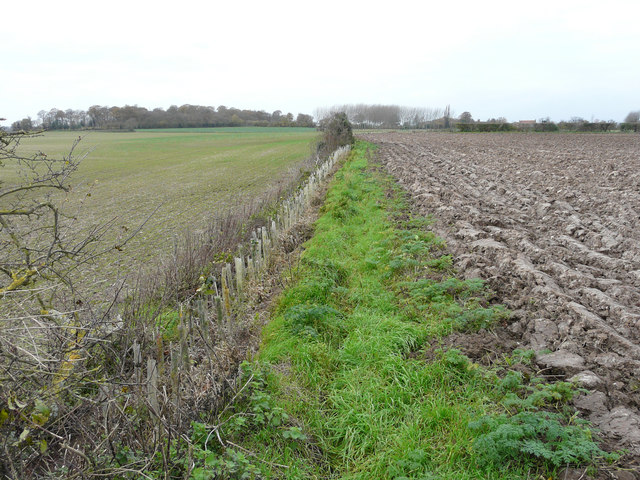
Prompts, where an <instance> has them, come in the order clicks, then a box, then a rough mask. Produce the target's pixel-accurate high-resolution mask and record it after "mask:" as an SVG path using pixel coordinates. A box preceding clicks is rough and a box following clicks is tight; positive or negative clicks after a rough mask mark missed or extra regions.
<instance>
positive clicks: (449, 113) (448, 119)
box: [444, 105, 451, 128]
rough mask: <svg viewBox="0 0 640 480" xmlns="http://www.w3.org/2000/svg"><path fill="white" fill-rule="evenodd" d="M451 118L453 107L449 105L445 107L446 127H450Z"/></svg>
mask: <svg viewBox="0 0 640 480" xmlns="http://www.w3.org/2000/svg"><path fill="white" fill-rule="evenodd" d="M450 119H451V107H450V106H449V105H447V106H446V107H445V108H444V128H449V127H450V126H451V123H450Z"/></svg>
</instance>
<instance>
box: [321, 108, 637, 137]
mask: <svg viewBox="0 0 640 480" xmlns="http://www.w3.org/2000/svg"><path fill="white" fill-rule="evenodd" d="M337 112H343V113H344V114H346V116H347V118H348V120H349V122H350V123H351V125H352V126H353V128H360V129H362V128H367V129H376V128H393V129H395V128H408V129H455V130H458V131H463V132H509V131H534V132H557V131H571V132H609V131H612V130H616V129H620V130H622V131H635V132H637V131H639V130H640V111H632V112H630V113H629V114H628V115H627V116H626V118H625V119H624V122H621V123H618V122H616V121H615V120H597V119H596V120H590V121H589V120H585V119H584V118H581V117H572V118H571V119H569V120H563V121H560V122H553V121H551V119H549V118H548V117H547V118H541V119H538V120H528V121H518V122H509V121H508V120H507V119H506V118H505V117H497V118H489V119H487V120H485V121H481V120H479V119H478V120H474V118H473V116H472V115H471V113H470V112H467V111H465V112H462V113H461V114H460V115H459V116H455V114H454V113H453V112H452V110H451V108H450V106H449V105H447V106H446V107H444V108H428V107H404V106H400V105H367V104H346V105H336V106H333V107H330V108H323V109H317V110H316V112H315V116H316V118H317V119H319V121H320V122H322V120H323V119H324V118H330V117H331V115H333V114H335V113H337Z"/></svg>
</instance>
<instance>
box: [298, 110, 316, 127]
mask: <svg viewBox="0 0 640 480" xmlns="http://www.w3.org/2000/svg"><path fill="white" fill-rule="evenodd" d="M296 125H297V126H298V127H315V126H316V124H315V122H314V121H313V117H312V116H311V115H305V114H304V113H299V114H298V116H297V117H296Z"/></svg>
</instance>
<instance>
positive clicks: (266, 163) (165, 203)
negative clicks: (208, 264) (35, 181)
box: [3, 128, 317, 277]
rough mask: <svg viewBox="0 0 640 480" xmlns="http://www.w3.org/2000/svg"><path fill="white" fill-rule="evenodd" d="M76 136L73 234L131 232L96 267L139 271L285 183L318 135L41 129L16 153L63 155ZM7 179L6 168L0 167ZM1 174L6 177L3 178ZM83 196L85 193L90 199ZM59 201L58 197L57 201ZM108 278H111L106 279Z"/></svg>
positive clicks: (70, 200) (299, 131) (70, 205)
mask: <svg viewBox="0 0 640 480" xmlns="http://www.w3.org/2000/svg"><path fill="white" fill-rule="evenodd" d="M79 135H80V136H82V141H81V142H80V144H79V146H78V149H77V151H76V153H80V152H83V151H89V154H88V156H87V157H86V159H85V160H84V161H83V162H82V163H81V165H80V168H79V170H78V171H77V172H76V174H75V176H74V177H73V179H72V182H71V183H72V184H73V185H74V189H73V191H72V193H71V194H70V195H69V196H68V197H67V198H66V199H65V202H66V209H67V211H68V212H72V213H73V214H74V215H77V218H78V219H79V220H78V221H77V222H75V225H74V228H77V229H78V232H81V231H82V230H85V229H88V228H91V226H93V225H98V224H104V223H105V222H110V221H113V225H114V227H113V228H112V231H111V232H110V233H109V234H108V236H107V237H106V239H105V241H106V242H114V241H116V238H117V237H120V238H122V237H123V236H126V235H128V232H132V231H135V230H136V229H137V228H138V227H139V226H140V225H141V224H142V223H143V222H144V221H145V220H146V219H147V218H148V217H149V216H150V215H151V214H152V213H153V212H154V211H155V210H156V209H158V210H157V211H156V212H155V213H153V215H152V217H151V218H150V219H149V221H148V222H147V223H146V225H145V226H144V228H143V229H142V231H141V232H140V233H139V234H138V235H137V236H136V237H135V238H134V239H133V240H132V241H131V242H130V243H129V244H128V245H127V247H126V248H125V252H124V253H123V255H120V256H119V257H117V256H115V255H114V256H112V257H111V258H107V259H103V260H101V262H100V266H101V268H107V269H115V270H119V267H118V268H115V267H116V266H117V265H120V266H122V265H124V266H126V268H125V270H130V269H138V268H139V267H140V266H141V265H144V264H146V263H152V262H155V261H156V259H157V258H158V257H161V256H162V255H163V254H165V253H166V252H168V251H170V250H171V248H172V246H173V244H174V242H175V241H176V239H180V238H181V236H182V235H183V234H184V232H185V231H187V230H188V231H197V230H198V229H200V228H203V227H205V226H206V225H207V224H208V222H209V220H210V219H211V218H212V217H215V216H218V215H221V214H224V213H225V212H227V211H228V210H230V209H236V208H242V207H243V206H245V205H247V204H249V203H251V202H254V201H257V200H259V199H260V198H261V197H263V196H264V195H265V194H266V192H268V191H273V190H274V189H278V188H279V187H284V186H286V185H287V184H288V183H289V182H290V181H291V180H292V179H293V178H294V177H295V176H296V174H297V173H298V167H299V164H300V163H301V162H302V161H303V160H304V159H305V158H307V157H309V155H310V154H311V148H312V147H311V143H312V141H313V140H314V139H316V137H317V132H316V131H315V130H313V129H304V128H215V129H171V130H141V131H136V132H81V133H78V132H47V133H45V134H44V135H42V136H39V137H35V138H31V139H28V140H23V142H22V146H21V148H22V149H23V151H25V152H28V151H38V150H39V151H42V152H45V153H46V154H47V155H50V156H51V155H56V156H61V155H64V154H67V153H68V152H69V148H70V147H71V145H72V143H73V141H74V140H75V139H77V138H78V136H79ZM3 173H4V174H5V175H6V176H7V177H8V178H5V180H7V181H9V182H10V181H11V178H10V177H11V172H7V171H5V172H3ZM7 174H8V175H7ZM87 194H90V196H88V195H87ZM58 200H61V198H59V199H58ZM106 277H109V275H106Z"/></svg>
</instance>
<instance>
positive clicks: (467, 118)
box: [458, 112, 473, 123]
mask: <svg viewBox="0 0 640 480" xmlns="http://www.w3.org/2000/svg"><path fill="white" fill-rule="evenodd" d="M458 120H459V121H460V123H473V117H472V116H471V114H470V113H469V112H462V113H461V114H460V116H459V117H458Z"/></svg>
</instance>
